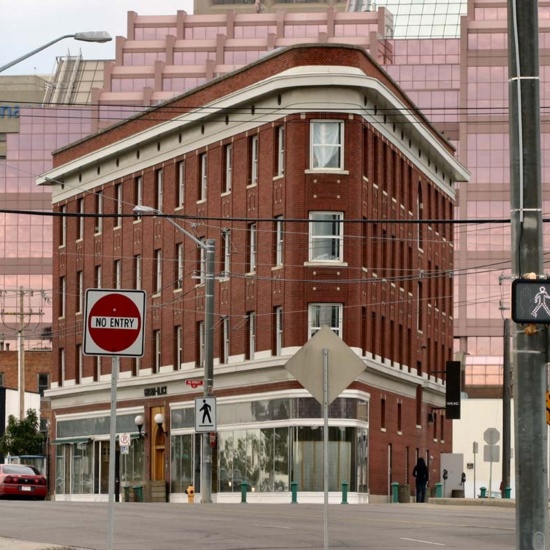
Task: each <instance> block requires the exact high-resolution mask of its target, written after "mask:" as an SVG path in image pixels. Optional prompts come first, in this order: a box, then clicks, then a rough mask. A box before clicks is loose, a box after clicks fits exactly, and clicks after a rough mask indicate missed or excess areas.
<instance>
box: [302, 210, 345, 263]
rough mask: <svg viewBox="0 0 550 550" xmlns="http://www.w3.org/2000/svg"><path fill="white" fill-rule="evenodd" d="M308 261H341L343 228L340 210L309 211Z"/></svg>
mask: <svg viewBox="0 0 550 550" xmlns="http://www.w3.org/2000/svg"><path fill="white" fill-rule="evenodd" d="M309 219H310V220H311V222H310V224H309V261H310V262H341V261H343V233H344V232H343V230H342V223H341V222H342V220H343V219H344V215H343V214H342V213H341V212H310V215H309Z"/></svg>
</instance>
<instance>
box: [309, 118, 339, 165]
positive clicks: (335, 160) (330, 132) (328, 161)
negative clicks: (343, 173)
mask: <svg viewBox="0 0 550 550" xmlns="http://www.w3.org/2000/svg"><path fill="white" fill-rule="evenodd" d="M310 128H311V161H310V166H311V169H312V170H342V169H343V166H344V163H343V149H344V148H343V142H342V134H343V128H344V124H343V122H341V121H328V120H323V121H312V122H311V126H310Z"/></svg>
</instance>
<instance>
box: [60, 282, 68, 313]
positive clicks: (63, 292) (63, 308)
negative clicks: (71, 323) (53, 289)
mask: <svg viewBox="0 0 550 550" xmlns="http://www.w3.org/2000/svg"><path fill="white" fill-rule="evenodd" d="M66 301H67V279H66V278H65V277H61V279H60V280H59V317H65V313H66V309H67V304H66Z"/></svg>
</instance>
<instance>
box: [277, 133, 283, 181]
mask: <svg viewBox="0 0 550 550" xmlns="http://www.w3.org/2000/svg"><path fill="white" fill-rule="evenodd" d="M284 173H285V127H284V126H279V127H278V128H277V176H282V175H283V174H284Z"/></svg>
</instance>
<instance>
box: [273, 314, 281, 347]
mask: <svg viewBox="0 0 550 550" xmlns="http://www.w3.org/2000/svg"><path fill="white" fill-rule="evenodd" d="M274 321H275V322H274V323H273V330H274V335H273V336H274V338H273V342H274V346H273V355H277V356H279V355H281V353H282V349H283V308H282V307H281V306H277V307H276V308H275V319H274Z"/></svg>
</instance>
